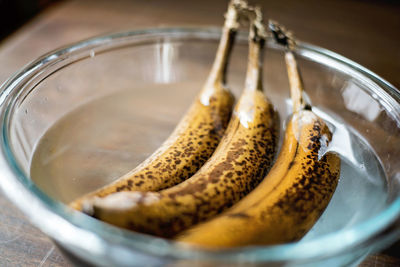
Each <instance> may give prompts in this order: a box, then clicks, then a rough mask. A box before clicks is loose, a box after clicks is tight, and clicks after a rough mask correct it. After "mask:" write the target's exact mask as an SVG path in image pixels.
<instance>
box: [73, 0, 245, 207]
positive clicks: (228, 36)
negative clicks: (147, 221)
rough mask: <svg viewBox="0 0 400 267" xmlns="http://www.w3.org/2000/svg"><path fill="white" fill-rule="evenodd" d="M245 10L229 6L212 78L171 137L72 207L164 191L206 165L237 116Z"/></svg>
mask: <svg viewBox="0 0 400 267" xmlns="http://www.w3.org/2000/svg"><path fill="white" fill-rule="evenodd" d="M244 5H246V2H244V1H243V0H233V1H232V2H231V3H230V4H229V7H228V12H227V15H226V20H225V24H224V28H223V33H222V37H221V41H220V44H219V47H218V51H217V55H216V59H215V61H214V64H213V66H212V69H211V71H210V74H209V76H208V79H207V81H206V83H205V85H204V87H203V88H202V90H201V92H200V93H199V95H198V96H197V99H196V100H195V102H194V103H193V104H192V106H191V107H190V108H189V110H188V112H187V113H186V114H185V115H184V117H183V118H182V119H181V121H180V122H179V124H178V125H177V126H176V128H175V130H174V131H173V133H172V134H171V135H170V136H169V138H168V139H167V140H166V141H165V142H164V143H163V144H162V145H161V147H160V148H159V149H158V150H156V151H155V152H154V153H153V154H152V155H151V156H150V157H149V158H147V159H146V160H145V161H144V162H142V163H141V164H140V165H138V166H137V167H136V168H135V169H133V170H132V171H130V172H129V173H127V174H126V175H124V176H122V177H120V178H119V179H117V180H116V181H115V182H113V183H111V184H109V185H106V186H105V187H103V188H100V189H99V190H97V191H95V192H92V193H89V194H87V195H84V196H83V197H80V198H78V199H76V200H74V201H73V202H72V203H70V207H72V208H74V209H76V210H81V209H82V203H83V202H84V201H85V200H87V199H89V198H91V197H94V196H98V197H104V196H106V195H109V194H111V193H115V192H120V191H159V190H162V189H165V188H168V187H171V186H173V185H175V184H178V183H180V182H182V181H184V180H186V179H187V178H189V177H190V176H192V175H193V174H194V173H195V172H196V171H197V170H198V169H199V168H200V167H201V166H202V165H203V164H204V162H206V160H207V159H208V158H209V157H210V156H211V155H212V153H213V152H214V150H215V148H216V147H217V145H218V143H219V142H220V140H221V138H222V135H223V133H224V131H225V129H226V127H227V125H228V122H229V119H230V116H231V113H232V107H233V102H234V97H233V95H232V94H231V92H230V91H229V90H228V88H227V87H226V69H227V65H228V60H229V57H230V54H231V50H232V46H233V42H234V37H235V35H236V32H237V29H238V26H239V22H238V21H239V19H240V16H241V15H240V10H241V8H242V6H244Z"/></svg>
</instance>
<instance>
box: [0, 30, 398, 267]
mask: <svg viewBox="0 0 400 267" xmlns="http://www.w3.org/2000/svg"><path fill="white" fill-rule="evenodd" d="M219 37H220V30H219V29H215V28H165V29H149V30H142V31H132V32H123V33H116V34H111V35H108V36H103V37H97V38H93V39H90V40H86V41H82V42H79V43H76V44H73V45H70V46H67V47H65V48H62V49H59V50H57V51H54V52H50V53H48V54H47V55H44V56H43V57H41V58H39V59H37V60H36V61H34V62H33V63H30V64H29V65H27V66H26V67H25V68H23V69H22V70H21V71H20V72H18V73H17V74H15V75H14V76H13V77H12V78H10V79H9V80H8V81H7V82H5V83H4V84H3V85H2V88H1V96H0V104H1V117H0V121H1V129H2V131H1V141H0V142H1V157H0V171H1V179H0V185H1V187H2V189H3V191H4V193H5V194H6V195H7V196H8V197H9V199H10V200H11V201H12V202H13V203H14V204H15V205H16V206H18V207H19V208H20V209H21V210H22V211H23V212H24V213H25V214H26V215H27V217H28V218H29V220H30V221H31V222H32V223H33V224H34V225H35V226H37V227H38V228H39V229H41V230H42V231H43V232H44V233H46V234H47V235H48V236H49V237H50V238H51V239H52V240H54V242H55V243H56V244H58V245H59V247H60V248H62V250H63V251H64V252H65V253H66V254H67V255H69V256H70V258H71V259H74V260H76V261H79V262H85V263H89V264H94V265H99V266H143V264H145V265H148V266H158V265H168V266H175V265H180V266H186V265H189V264H197V265H196V266H213V265H215V266H234V265H240V266H242V265H244V264H246V266H248V265H254V266H256V265H265V264H267V263H268V264H270V265H272V266H283V265H284V266H290V265H296V266H314V265H316V264H324V266H340V265H350V264H357V263H358V262H360V261H361V260H362V259H363V258H364V257H365V256H366V255H368V253H371V252H374V251H377V250H380V249H382V248H384V247H385V246H388V245H389V244H391V243H393V242H394V241H395V240H396V239H397V237H398V236H400V235H399V234H400V231H399V229H400V228H399V227H398V222H397V221H398V217H399V214H400V197H399V196H400V190H399V186H400V184H399V180H400V163H399V158H400V130H399V128H400V94H399V91H397V89H395V88H394V87H393V86H392V85H390V84H389V83H388V82H386V81H384V80H383V79H381V78H380V77H378V76H377V75H375V74H374V73H372V72H370V71H369V70H367V69H365V68H363V67H362V66H360V65H358V64H356V63H354V62H352V61H350V60H348V59H346V58H344V57H342V56H339V55H337V54H335V53H333V52H331V51H327V50H325V49H322V48H319V47H315V46H312V45H309V44H305V43H301V44H300V45H299V47H298V49H297V51H296V53H297V55H298V59H299V65H300V68H301V72H302V74H303V79H304V83H305V90H306V97H307V99H308V101H309V102H310V103H311V104H312V105H313V109H314V111H315V112H316V113H318V114H319V115H320V116H322V117H323V118H324V119H326V120H327V121H328V123H329V124H330V126H331V128H332V131H334V142H333V143H334V145H333V148H334V149H335V150H336V151H337V152H338V153H339V154H341V156H342V167H341V168H342V171H341V178H340V182H339V186H338V188H337V190H336V192H335V194H334V197H333V198H332V201H331V202H330V204H329V206H328V208H327V209H326V211H325V212H324V214H323V215H322V217H321V218H320V220H319V221H318V222H317V223H316V225H315V226H314V227H313V229H312V230H311V231H310V232H309V233H308V234H307V235H306V236H305V237H304V238H303V239H302V240H300V241H298V242H294V243H290V244H282V245H276V246H249V247H242V248H237V249H226V250H219V251H212V250H206V249H196V248H193V247H190V246H183V245H182V244H177V243H175V242H173V241H170V240H166V239H161V238H156V237H152V236H148V235H144V234H139V233H134V232H129V231H125V230H122V229H119V228H116V227H113V226H110V225H108V224H105V223H102V222H100V221H97V220H95V219H93V218H90V217H88V216H86V215H84V214H81V213H79V212H76V211H73V210H71V209H69V208H68V207H67V206H66V205H65V204H64V203H67V202H68V201H70V200H71V199H73V198H74V197H77V196H79V195H81V194H83V193H85V192H88V191H91V190H93V189H95V188H98V187H100V186H102V185H104V184H106V183H108V182H110V181H112V180H113V179H116V178H117V177H118V176H119V175H121V174H122V173H124V172H126V171H128V170H130V169H131V168H133V167H134V166H135V165H137V164H138V163H140V162H141V161H142V160H143V159H144V158H146V157H147V156H148V155H149V154H150V153H151V152H153V151H154V150H155V149H156V148H157V147H158V146H159V145H160V144H161V143H162V141H163V140H164V139H165V138H166V137H167V136H168V135H169V133H170V132H171V131H172V129H173V128H174V126H175V124H176V123H177V122H178V120H179V118H180V117H181V116H182V113H183V112H184V111H185V110H186V108H188V106H189V105H190V103H191V101H192V100H193V98H194V97H195V95H196V94H197V92H198V91H199V90H200V88H201V87H202V84H203V82H204V81H205V79H206V77H207V75H208V72H209V69H210V66H211V64H212V62H213V58H214V56H215V52H216V47H217V45H218V42H219ZM246 60H247V35H246V34H245V33H242V34H240V35H239V36H238V41H237V44H236V45H235V48H234V51H233V57H232V59H231V64H230V66H229V75H228V83H229V86H230V87H231V88H232V91H233V92H234V94H235V95H238V94H239V93H240V91H241V89H242V88H243V84H244V74H245V68H246ZM264 65H265V68H264V73H265V75H264V88H265V92H266V94H267V95H268V97H269V98H270V99H271V101H272V102H273V104H274V105H275V106H276V108H277V110H278V111H279V113H280V116H281V124H282V125H281V126H282V128H284V125H285V119H286V118H287V116H288V114H290V109H291V106H290V101H289V89H288V88H289V85H288V80H287V74H286V69H285V65H284V59H283V51H282V50H281V49H280V48H279V47H277V46H276V45H274V43H273V42H272V41H271V40H268V42H267V49H266V53H265V60H264ZM282 132H283V131H282ZM216 238H217V237H216Z"/></svg>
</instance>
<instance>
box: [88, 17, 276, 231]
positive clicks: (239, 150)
mask: <svg viewBox="0 0 400 267" xmlns="http://www.w3.org/2000/svg"><path fill="white" fill-rule="evenodd" d="M264 42H265V32H263V31H262V29H258V28H256V23H254V22H253V23H252V27H251V35H250V38H249V61H248V68H247V75H246V81H245V88H244V90H243V92H242V95H241V96H240V98H239V101H238V103H237V105H236V106H235V109H234V112H233V115H232V118H231V121H230V123H229V125H228V128H227V130H226V133H225V135H224V137H223V138H222V140H221V142H220V144H219V145H218V147H217V149H216V150H215V152H214V154H213V156H212V157H211V158H210V159H209V160H208V161H207V162H206V163H205V164H204V165H203V167H202V168H201V169H200V170H199V171H198V172H197V173H196V174H195V175H193V176H192V177H191V178H189V179H188V180H186V181H184V182H182V183H181V184H178V185H176V186H174V187H171V188H168V189H165V190H162V191H160V192H120V193H115V194H112V195H109V196H107V197H105V198H98V197H97V198H94V199H92V200H91V202H88V203H87V204H86V205H85V207H86V208H87V209H86V210H85V211H86V213H88V214H91V215H92V216H94V217H95V218H98V219H100V220H103V221H105V222H108V223H111V224H114V225H117V226H120V227H123V228H128V229H131V230H134V231H140V232H144V233H149V234H154V235H158V236H163V237H172V236H174V235H175V234H177V233H178V232H180V231H182V230H184V229H186V228H188V227H190V226H192V225H194V224H196V223H199V222H201V221H204V220H206V219H208V218H210V217H213V216H215V215H217V214H219V213H221V212H222V211H223V210H225V209H227V208H228V207H230V206H232V205H233V204H234V203H236V202H237V201H239V200H240V199H241V198H242V197H244V196H245V195H246V194H248V193H249V192H250V191H251V190H252V189H253V188H254V187H255V186H256V185H257V184H258V183H259V182H260V180H261V179H262V178H263V177H264V176H265V174H266V172H267V171H268V170H269V168H270V166H271V165H272V162H273V160H274V155H275V151H276V145H277V137H278V123H279V120H278V115H277V113H276V111H275V109H274V107H273V106H272V104H271V103H270V102H269V101H268V99H267V98H266V97H265V95H264V93H263V92H262V64H261V62H262V59H263V57H262V50H263V46H264Z"/></svg>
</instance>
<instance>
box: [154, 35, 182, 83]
mask: <svg viewBox="0 0 400 267" xmlns="http://www.w3.org/2000/svg"><path fill="white" fill-rule="evenodd" d="M176 57H177V50H176V49H175V47H174V45H173V44H171V43H168V42H165V43H162V44H159V45H156V46H155V60H156V64H155V69H154V70H153V71H154V80H155V81H156V82H157V83H171V82H173V81H174V80H175V78H176V77H175V71H174V69H175V68H173V67H172V64H173V62H174V61H175V59H176Z"/></svg>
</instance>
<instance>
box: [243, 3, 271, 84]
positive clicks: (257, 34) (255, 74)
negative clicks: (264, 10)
mask: <svg viewBox="0 0 400 267" xmlns="http://www.w3.org/2000/svg"><path fill="white" fill-rule="evenodd" d="M252 11H253V12H252V13H253V15H254V18H252V19H251V23H250V34H249V56H248V64H247V74H246V82H245V88H246V90H250V91H256V90H259V91H262V90H263V86H262V76H263V75H262V74H263V60H264V45H265V39H266V34H265V29H264V26H263V24H262V15H261V11H260V9H259V8H258V7H257V8H255V9H254V10H252Z"/></svg>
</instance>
